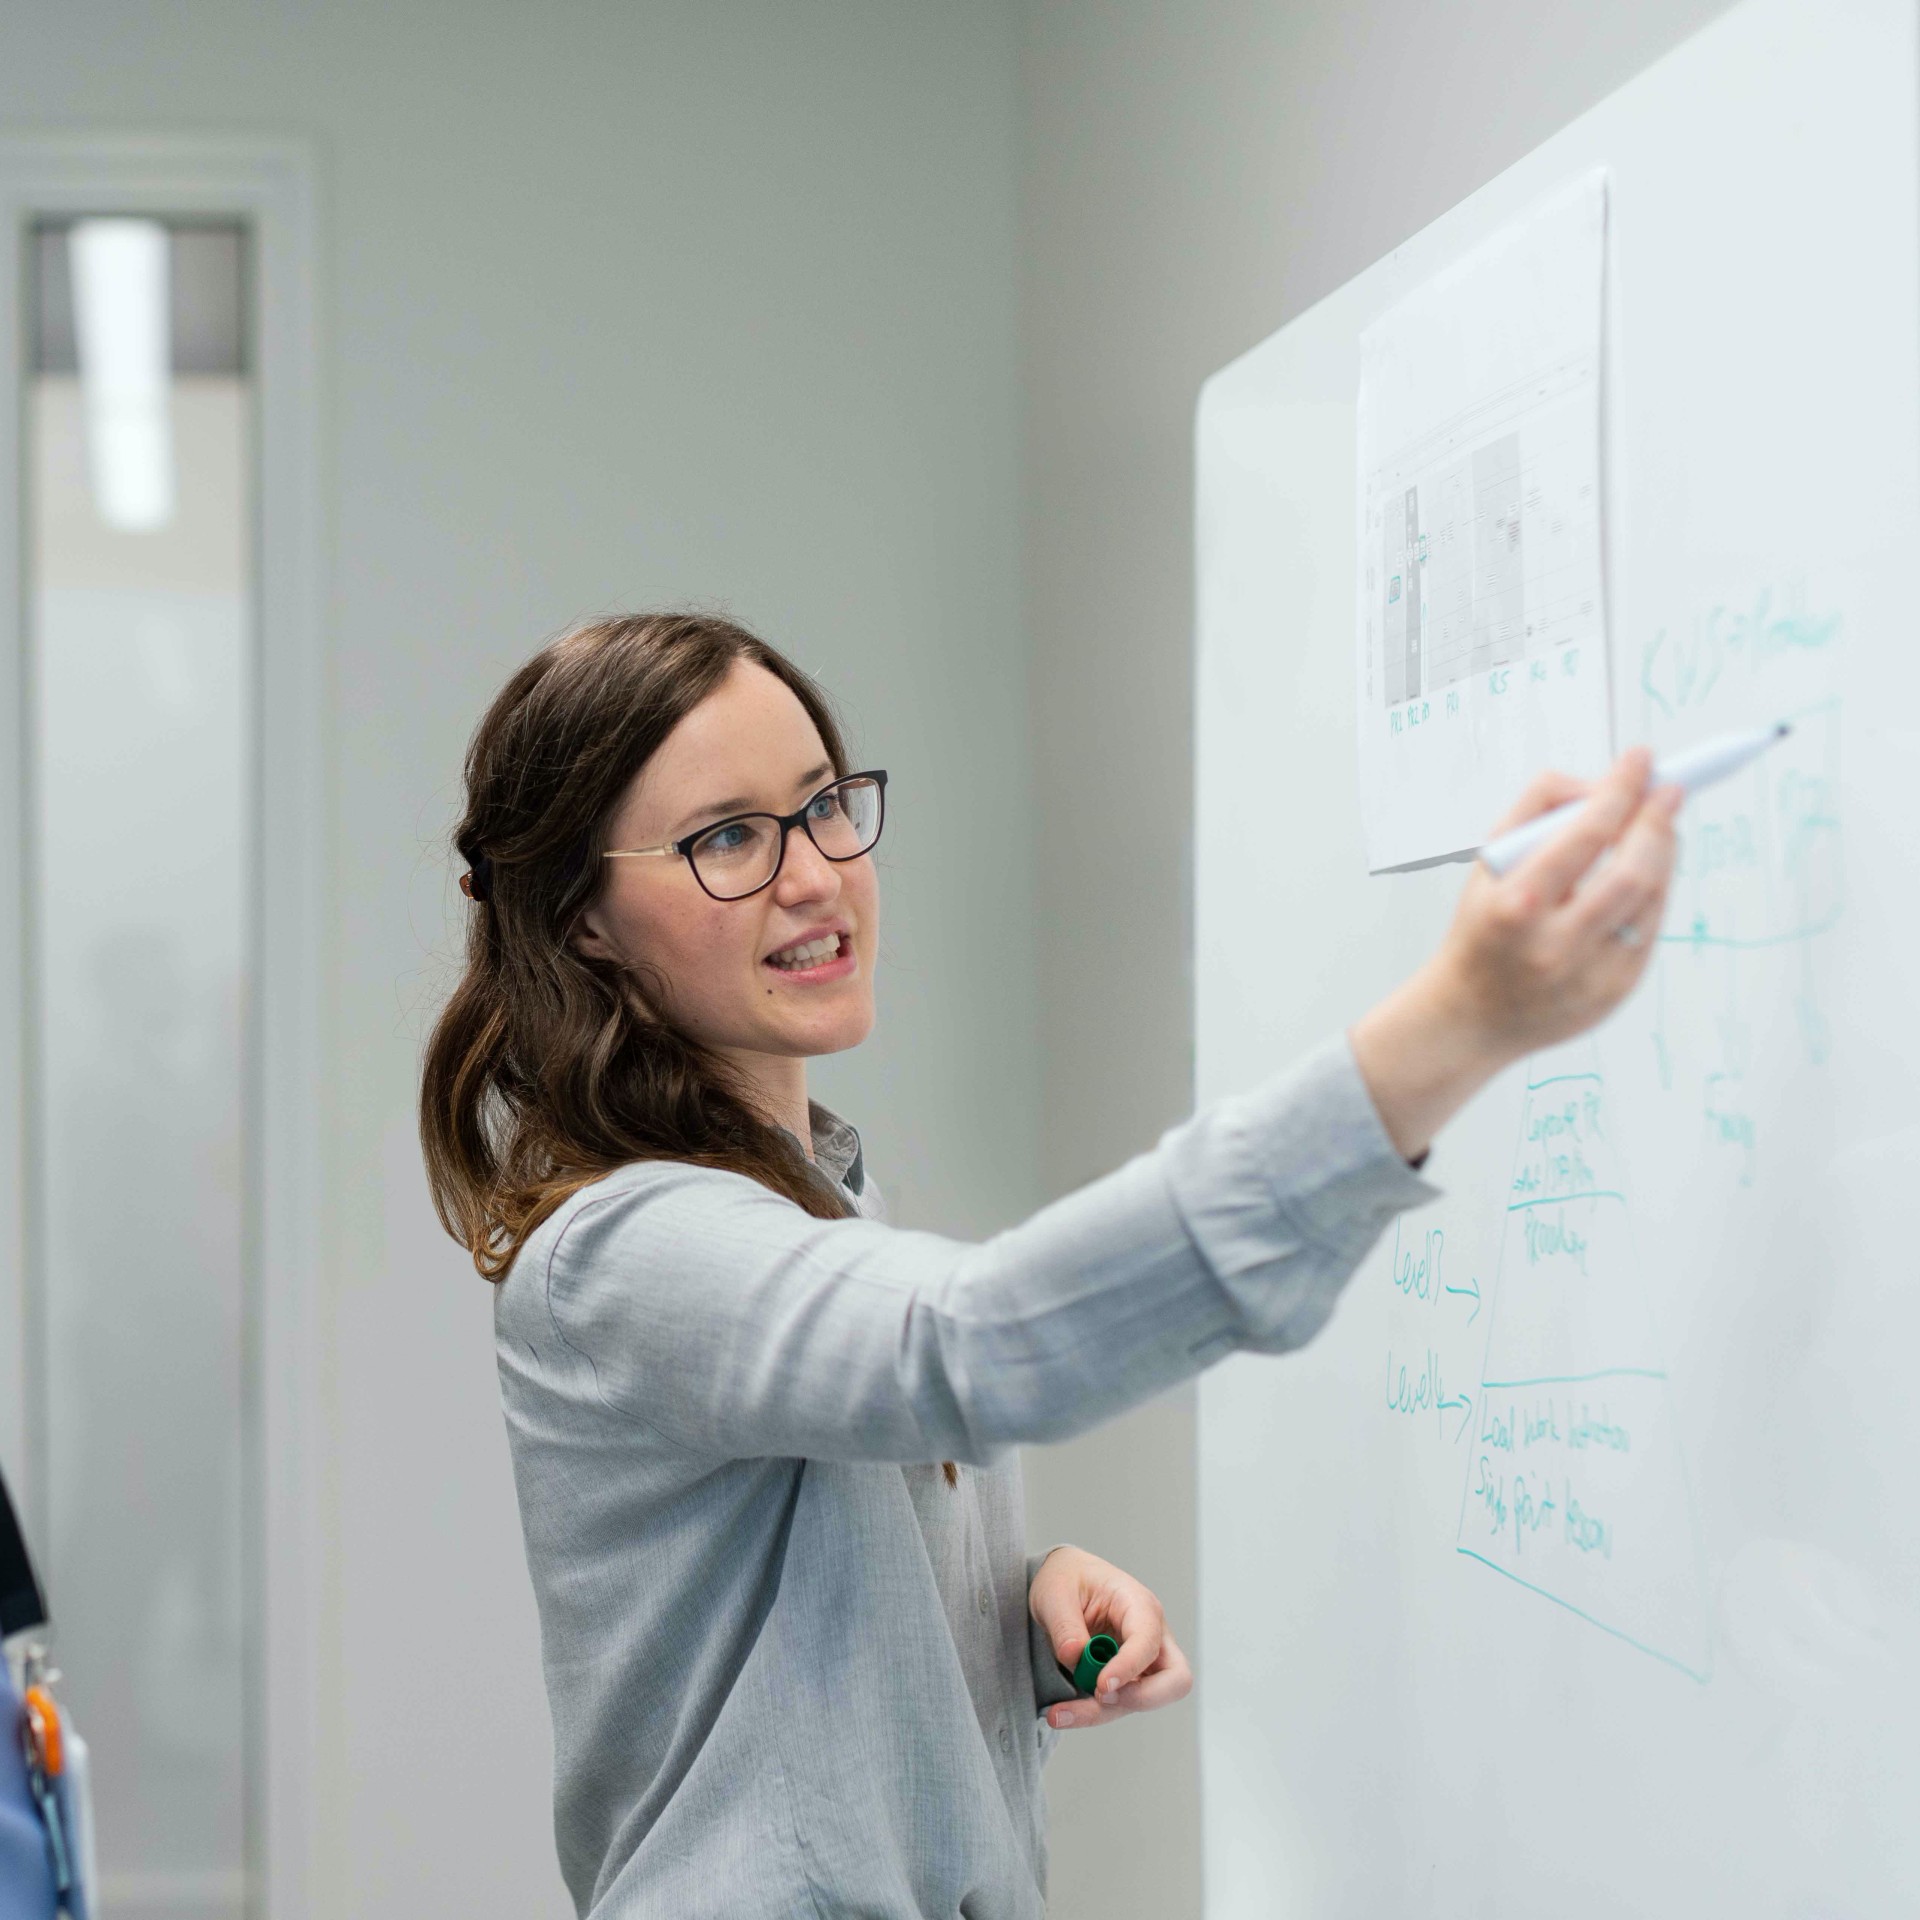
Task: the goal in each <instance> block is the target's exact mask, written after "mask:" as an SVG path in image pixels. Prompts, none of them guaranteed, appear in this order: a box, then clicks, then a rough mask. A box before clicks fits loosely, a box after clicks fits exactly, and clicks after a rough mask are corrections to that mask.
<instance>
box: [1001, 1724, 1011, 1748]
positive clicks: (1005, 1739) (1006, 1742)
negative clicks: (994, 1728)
mask: <svg viewBox="0 0 1920 1920" xmlns="http://www.w3.org/2000/svg"><path fill="white" fill-rule="evenodd" d="M1000 1751H1001V1752H1002V1753H1011V1752H1012V1751H1013V1729H1012V1728H1011V1727H1002V1728H1001V1729H1000Z"/></svg>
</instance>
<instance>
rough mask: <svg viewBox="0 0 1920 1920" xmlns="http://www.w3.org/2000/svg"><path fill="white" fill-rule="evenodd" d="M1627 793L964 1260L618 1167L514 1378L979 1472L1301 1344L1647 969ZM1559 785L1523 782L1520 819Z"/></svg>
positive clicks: (777, 1204)
mask: <svg viewBox="0 0 1920 1920" xmlns="http://www.w3.org/2000/svg"><path fill="white" fill-rule="evenodd" d="M1646 778H1647V774H1646V764H1645V760H1644V756H1639V757H1634V758H1630V759H1629V760H1628V761H1626V762H1624V763H1623V764H1622V766H1621V767H1619V768H1617V769H1616V770H1615V772H1614V773H1613V774H1612V775H1610V776H1609V777H1608V779H1607V780H1606V781H1605V782H1603V783H1602V785H1601V786H1600V787H1599V788H1598V789H1597V790H1596V791H1595V794H1594V797H1593V800H1592V803H1591V804H1590V806H1589V807H1588V809H1587V811H1586V813H1585V815H1584V816H1583V817H1582V819H1581V820H1580V821H1578V822H1577V823H1576V824H1575V825H1573V826H1572V827H1569V828H1568V829H1567V831H1566V832H1565V833H1564V834H1563V835H1561V836H1560V837H1559V838H1558V839H1557V840H1555V841H1554V842H1552V843H1550V844H1549V845H1548V846H1547V847H1545V848H1543V849H1541V851H1540V852H1539V853H1538V854H1536V855H1535V856H1534V857H1533V859H1532V860H1530V861H1529V862H1527V863H1525V864H1523V865H1522V866H1520V867H1518V868H1516V869H1515V870H1514V872H1513V873H1512V874H1510V875H1508V876H1506V877H1505V878H1504V879H1501V880H1498V881H1495V880H1493V879H1492V878H1491V876H1489V875H1486V874H1480V873H1476V874H1475V875H1474V876H1473V877H1472V878H1471V879H1470V880H1469V882H1468V884H1467V886H1466V888H1465V890H1464V892H1463V895H1462V899H1461V905H1460V909H1459V912H1458V915H1457V917H1456V919H1455V921H1454V924H1453V927H1452V929H1451V931H1450V932H1449V934H1448V936H1447V938H1446V940H1445V941H1444V942H1443V944H1442V946H1441V948H1440V950H1439V951H1438V953H1437V954H1436V955H1435V957H1434V959H1433V960H1432V961H1431V962H1429V963H1428V966H1427V967H1426V968H1423V969H1422V971H1421V973H1420V974H1418V975H1416V976H1415V978H1414V979H1413V980H1412V981H1410V982H1409V983H1408V984H1407V985H1406V986H1405V987H1404V988H1402V989H1401V990H1400V991H1399V992H1398V993H1396V994H1395V995H1393V996H1391V997H1390V998H1389V999H1388V1000H1387V1001H1386V1002H1384V1003H1383V1004H1382V1005H1381V1007H1379V1008H1377V1009H1375V1011H1374V1012H1373V1013H1371V1014H1369V1015H1368V1016H1367V1017H1366V1018H1365V1019H1364V1020H1362V1021H1361V1022H1359V1023H1358V1025H1357V1026H1356V1027H1355V1028H1354V1030H1353V1033H1352V1035H1351V1036H1340V1037H1337V1038H1336V1039H1334V1040H1332V1041H1330V1042H1328V1043H1327V1044H1326V1045H1324V1046H1322V1047H1321V1048H1320V1049H1318V1050H1317V1051H1316V1052H1315V1053H1314V1054H1312V1055H1311V1056H1309V1057H1308V1059H1306V1060H1305V1061H1303V1062H1302V1063H1301V1064H1300V1065H1298V1066H1296V1067H1295V1068H1294V1069H1293V1070H1292V1071H1291V1072H1289V1073H1287V1074H1285V1075H1282V1076H1280V1077H1278V1078H1276V1079H1274V1080H1271V1081H1268V1082H1267V1083H1265V1084H1264V1085H1262V1086H1260V1087H1256V1088H1254V1089H1253V1090H1251V1091H1249V1092H1247V1093H1245V1094H1241V1095H1238V1096H1236V1097H1234V1098H1232V1099H1228V1100H1223V1101H1218V1102H1216V1103H1214V1104H1212V1105H1210V1106H1209V1107H1207V1108H1205V1109H1204V1110H1202V1111H1201V1112H1200V1113H1197V1114H1195V1115H1194V1116H1193V1117H1192V1118H1191V1119H1190V1120H1188V1121H1186V1122H1185V1123H1183V1124H1182V1125H1181V1126H1179V1127H1176V1128H1174V1129H1173V1130H1172V1131H1171V1132H1169V1133H1168V1134H1167V1135H1166V1137H1165V1138H1164V1139H1163V1140H1162V1141H1161V1142H1160V1144H1159V1146H1158V1147H1157V1148H1155V1149H1154V1150H1153V1151H1152V1152H1150V1153H1146V1154H1143V1155H1141V1156H1140V1157H1139V1158H1138V1159H1135V1160H1133V1161H1131V1162H1129V1163H1128V1164H1127V1165H1126V1166H1124V1167H1122V1168H1121V1169H1119V1170H1118V1171H1117V1172H1115V1173H1113V1174H1110V1175H1108V1176H1107V1177H1106V1178H1105V1179H1102V1180H1098V1181H1095V1182H1094V1183H1093V1184H1092V1185H1090V1186H1087V1187H1084V1188H1082V1189H1081V1190H1080V1191H1078V1192H1077V1193H1073V1194H1069V1195H1067V1196H1066V1197H1065V1198H1064V1199H1061V1200H1059V1201H1056V1202H1055V1203H1054V1204H1053V1205H1051V1206H1048V1207H1045V1208H1042V1209H1041V1211H1040V1212H1038V1213H1037V1214H1035V1215H1034V1216H1033V1217H1032V1218H1031V1219H1029V1220H1026V1221H1023V1222H1022V1223H1021V1224H1020V1225H1018V1226H1016V1227H1013V1228H1010V1229H1009V1230H1008V1231H1006V1232H1004V1233H1001V1234H997V1235H995V1236H994V1237H993V1238H992V1239H990V1240H987V1241H984V1242H982V1243H979V1244H977V1245H976V1244H968V1243H964V1242H960V1241H956V1240H951V1239H947V1238H943V1237H942V1236H939V1235H936V1234H928V1233H911V1232H902V1231H897V1230H894V1229H891V1228H887V1227H883V1226H880V1225H878V1224H877V1223H874V1222H869V1221H858V1220H836V1221H822V1220H818V1219H815V1218H813V1217H812V1216H810V1215H808V1214H805V1213H802V1212H801V1211H800V1210H799V1209H798V1208H796V1207H794V1206H793V1205H792V1204H791V1203H790V1202H788V1201H786V1200H784V1199H781V1198H780V1197H779V1196H777V1195H775V1194H773V1193H771V1192H769V1191H768V1190H767V1189H765V1188H763V1187H760V1186H758V1185H757V1184H756V1183H755V1182H753V1181H751V1180H748V1179H746V1178H744V1177H743V1176H740V1175H737V1174H730V1173H721V1172H715V1171H712V1170H710V1169H705V1168H699V1167H691V1166H687V1165H684V1164H681V1163H671V1162H656V1163H649V1164H644V1165H638V1166H634V1167H629V1168H623V1169H622V1170H621V1171H620V1172H619V1173H617V1174H615V1175H613V1176H610V1178H609V1179H608V1181H607V1182H605V1183H603V1184H602V1185H601V1186H600V1187H599V1188H597V1189H589V1190H588V1192H587V1193H586V1194H584V1195H583V1196H582V1197H581V1198H580V1200H579V1201H577V1202H576V1203H573V1204H572V1205H570V1206H569V1207H568V1208H567V1209H566V1210H564V1211H563V1212H562V1213H561V1214H559V1215H556V1216H555V1219H554V1221H553V1222H551V1223H549V1226H548V1227H547V1228H543V1229H542V1231H541V1232H540V1233H539V1234H538V1235H536V1236H535V1238H534V1240H533V1241H532V1242H531V1243H530V1244H529V1246H528V1248H527V1251H526V1253H525V1254H523V1255H522V1258H521V1260H520V1261H519V1262H518V1263H517V1264H516V1267H515V1269H514V1272H513V1275H512V1276H511V1278H510V1279H509V1281H508V1283H507V1285H508V1289H509V1290H510V1291H513V1290H518V1289H524V1288H529V1287H531V1288H537V1289H539V1290H540V1292H541V1293H542V1294H543V1295H544V1307H545V1316H544V1317H545V1318H547V1319H548V1320H549V1321H550V1325H551V1329H552V1333H553V1335H554V1336H555V1338H554V1339H552V1340H551V1341H546V1342H544V1344H545V1346H546V1350H547V1353H548V1355H549V1356H550V1358H548V1359H546V1360H542V1359H541V1358H540V1357H539V1353H538V1349H539V1348H540V1346H541V1345H542V1344H543V1343H542V1342H541V1341H538V1340H530V1341H528V1342H527V1348H528V1352H527V1355H526V1356H525V1357H520V1356H518V1355H516V1358H515V1362H514V1364H515V1365H516V1366H523V1367H526V1368H528V1369H529V1370H540V1369H543V1368H545V1367H549V1366H552V1367H560V1366H565V1367H569V1368H571V1369H572V1370H573V1377H574V1381H575V1383H576V1390H577V1391H582V1392H589V1393H591V1394H592V1395H593V1396H595V1397H596V1398H597V1399H598V1400H599V1401H600V1402H601V1403H602V1404H604V1405H605V1406H606V1407H607V1408H609V1409H611V1410H612V1411H614V1412H615V1413H617V1414H620V1415H623V1416H625V1417H627V1418H630V1419H632V1420H634V1421H636V1422H638V1423H640V1424H642V1425H644V1426H646V1427H648V1428H651V1429H652V1430H653V1431H654V1432H656V1433H657V1434H658V1435H660V1436H661V1437H662V1438H664V1439H665V1440H667V1441H668V1442H670V1443H671V1444H673V1445H674V1446H676V1447H679V1448H682V1449H685V1450H687V1451H689V1452H691V1453H694V1454H698V1455H705V1456H711V1457H742V1456H756V1455H776V1454H777V1455H788V1456H793V1455H799V1456H806V1457H812V1458H823V1459H834V1458H838V1459H893V1460H902V1461H909V1460H940V1459H954V1460H969V1461H979V1460H985V1459H989V1458H991V1457H992V1456H994V1455H995V1454H997V1453H999V1452H1000V1451H1002V1450H1004V1449H1005V1448H1006V1447H1009V1446H1012V1445H1016V1444H1020V1443H1023V1442H1029V1441H1042V1440H1053V1439H1059V1438H1062V1437H1064V1436H1066V1435H1069V1434H1073V1433H1077V1432H1081V1431H1084V1430H1085V1429H1086V1428H1088V1427H1090V1426H1093V1425H1095V1424H1096V1423H1098V1422H1099V1421H1101V1420H1104V1419H1106V1418H1109V1417H1110V1416H1112V1415H1114V1414H1116V1413H1119V1412H1121V1411H1123V1410H1124V1409H1125V1408H1127V1407H1130V1406H1133V1405H1135V1404H1137V1403H1138V1402H1140V1401H1142V1400H1145V1399H1147V1398H1149V1397H1150V1396H1151V1395H1153V1394H1155V1393H1158V1392H1161V1391H1162V1390H1164V1389H1165V1388H1166V1387H1168V1386H1171V1385H1173V1384H1174V1383H1175V1382H1177V1381H1179V1380H1181V1379H1184V1378H1186V1377H1188V1376H1190V1375H1192V1374H1194V1373H1197V1372H1199V1371H1200V1370H1201V1369H1202V1368H1203V1367H1205V1366H1208V1365H1210V1364H1212V1362H1213V1361H1215V1360H1217V1359H1220V1358H1222V1357H1224V1356H1225V1355H1226V1354H1227V1353H1229V1352H1232V1351H1234V1350H1235V1349H1240V1348H1249V1349H1253V1350H1257V1351H1264V1352H1272V1351H1277V1350H1279V1349H1282V1348H1286V1347H1292V1346H1298V1345H1300V1344H1301V1343H1302V1342H1304V1341H1306V1340H1307V1339H1309V1338H1311V1337H1312V1335H1313V1334H1314V1333H1315V1332H1317V1331H1318V1329H1319V1328H1320V1326H1321V1325H1322V1324H1323V1323H1324V1321H1325V1320H1326V1318H1327V1315H1328V1314H1329V1313H1330V1312H1331V1311H1332V1308H1333V1304H1334V1302H1335V1300H1336V1299H1337V1297H1338V1294H1339V1291H1340V1289H1341V1287H1342V1286H1343V1285H1344V1284H1345V1282H1346V1280H1347V1278H1348V1277H1349V1275H1350V1274H1351V1273H1352V1272H1353V1270H1354V1268H1355V1267H1356V1266H1357V1265H1358V1264H1359V1262H1360V1260H1361V1259H1362V1258H1363V1257H1364V1256H1365V1254H1366V1252H1367V1250H1368V1248H1369V1247H1371V1245H1372V1244H1373V1242H1374V1240H1375V1239H1376V1238H1377V1237H1378V1235H1379V1232H1380V1230H1381V1228H1382V1227H1383V1226H1384V1225H1385V1224H1386V1223H1387V1222H1388V1221H1389V1220H1390V1219H1391V1218H1392V1217H1393V1215H1394V1214H1395V1213H1397V1212H1399V1211H1400V1210H1402V1209H1403V1208H1405V1207H1408V1206H1410V1205H1414V1204H1416V1203H1417V1202H1419V1201H1421V1200H1423V1199H1426V1198H1428V1197H1430V1196H1431V1195H1432V1193H1433V1191H1434V1190H1433V1189H1432V1188H1431V1187H1429V1186H1428V1185H1427V1184H1426V1183H1425V1182H1424V1181H1422V1180H1420V1179H1419V1178H1418V1177H1417V1176H1416V1175H1415V1174H1414V1173H1413V1172H1412V1170H1411V1169H1410V1168H1409V1167H1408V1165H1407V1156H1410V1155H1417V1154H1418V1153H1419V1152H1420V1151H1421V1150H1422V1149H1423V1148H1424V1147H1425V1145H1426V1144H1427V1142H1428V1140H1429V1139H1430V1138H1431V1137H1432V1133H1433V1131H1434V1129H1435V1128H1436V1127H1438V1126H1439V1125H1440V1124H1441V1122H1442V1121H1443V1120H1444V1119H1445V1118H1446V1117H1447V1116H1448V1115H1449V1114H1451V1113H1452V1112H1453V1111H1454V1110H1455V1109H1457V1108H1458V1107H1459V1105H1460V1104H1461V1103H1462V1102H1463V1101H1465V1100H1466V1099H1467V1098H1468V1097H1470V1095H1471V1094H1472V1092H1473V1091H1474V1090H1475V1089H1476V1088H1477V1087H1478V1086H1480V1085H1481V1084H1483V1083H1484V1081H1485V1080H1486V1079H1487V1078H1488V1077H1490V1076H1491V1075H1492V1074H1493V1073H1495V1072H1497V1071H1498V1070H1499V1069H1500V1067H1502V1066H1503V1065H1505V1064H1506V1063H1507V1062H1508V1061H1510V1060H1512V1059H1514V1058H1517V1057H1518V1056H1519V1055H1521V1054H1523V1053H1525V1052H1527V1051H1529V1050H1531V1049H1532V1048H1534V1047H1537V1046H1540V1045H1544V1044H1547V1043H1549V1042H1551V1041H1554V1040H1558V1039H1561V1038H1564V1037H1566V1036H1568V1035H1570V1034H1573V1033H1576V1032H1579V1031H1580V1030H1581V1029H1582V1028H1584V1027H1586V1026H1588V1025H1591V1024H1592V1023H1593V1022H1594V1021H1596V1020H1598V1019H1599V1018H1601V1017H1602V1016H1603V1015H1604V1014H1605V1013H1606V1012H1608V1011H1609V1010H1610V1009H1611V1008H1612V1007H1613V1006H1614V1005H1616V1004H1617V1003H1618V1002H1619V1000H1620V999H1621V998H1623V997H1624V996H1625V994H1626V993H1627V991H1628V990H1629V989H1630V988H1631V986H1632V985H1633V983H1634V981H1635V980H1636V979H1637V978H1638V975H1639V971H1640V969H1641V967H1642V966H1643V965H1644V962H1645V953H1646V945H1645V943H1644V942H1643V943H1642V944H1641V945H1640V946H1632V945H1629V944H1627V943H1625V942H1623V941H1621V940H1619V939H1617V938H1616V937H1615V930H1616V929H1617V928H1619V927H1621V926H1623V925H1633V926H1639V927H1642V928H1643V929H1644V930H1645V932H1646V934H1647V936H1648V938H1650V936H1651V932H1652V922H1653V920H1654V918H1655V916H1657V914H1658V912H1659V909H1660V907H1661V904H1662V902H1663V901H1664V897H1665V887H1666V880H1667V875H1668V873H1669V872H1670V870H1671V864H1672V849H1673V842H1672V832H1671V804H1670V801H1669V799H1667V798H1666V797H1660V796H1656V797H1654V798H1651V799H1649V798H1647V797H1646V795H1645V788H1646ZM1570 786H1571V783H1567V782H1553V781H1548V782H1543V783H1541V784H1540V785H1539V786H1537V787H1536V788H1535V789H1534V791H1533V792H1532V793H1531V794H1530V795H1529V796H1528V801H1527V802H1526V803H1525V805H1524V806H1523V808H1522V809H1521V810H1520V811H1521V814H1524V813H1525V812H1530V811H1537V810H1539V809H1540V808H1542V807H1545V806H1549V805H1552V804H1555V803H1556V802H1557V801H1558V800H1560V799H1564V798H1566V797H1567V794H1568V791H1569V789H1570ZM1516 817H1520V816H1519V815H1516ZM1609 852H1610V853H1611V858H1609V859H1607V860H1606V861H1605V863H1604V864H1600V862H1601V857H1602V856H1603V855H1606V854H1608V853H1609ZM1583 882H1584V884H1583ZM521 1297H522V1300H523V1301H524V1300H525V1295H524V1294H523V1295H522V1296H521ZM521 1324H522V1325H524V1324H525V1321H524V1320H522V1321H521Z"/></svg>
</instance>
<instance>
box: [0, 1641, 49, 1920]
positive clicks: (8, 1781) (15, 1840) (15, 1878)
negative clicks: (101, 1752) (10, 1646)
mask: <svg viewBox="0 0 1920 1920" xmlns="http://www.w3.org/2000/svg"><path fill="white" fill-rule="evenodd" d="M24 1712H25V1709H24V1708H23V1707H22V1706H21V1704H20V1696H19V1695H18V1694H17V1693H15V1692H14V1690H13V1675H12V1674H11V1673H9V1672H8V1671H7V1663H6V1661H5V1660H3V1659H0V1914H4V1915H5V1916H6V1920H53V1914H54V1898H55V1896H54V1887H53V1861H52V1860H51V1858H50V1857H49V1856H48V1853H47V1830H46V1828H45V1827H43V1826H42V1825H41V1824H40V1809H39V1808H38V1807H36V1806H35V1805H34V1803H33V1794H32V1792H31V1791H30V1789H29V1788H28V1786H27V1763H26V1760H25V1758H24V1756H23V1755H22V1753H21V1751H20V1721H21V1716H22V1714H23V1713H24Z"/></svg>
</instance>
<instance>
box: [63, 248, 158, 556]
mask: <svg viewBox="0 0 1920 1920" xmlns="http://www.w3.org/2000/svg"><path fill="white" fill-rule="evenodd" d="M68 258H69V259H70V260H71V261H72V263H73V331H74V345H75V347H76V349H77V352H78V356H79V361H80V397H81V406H82V408H83V410H84V412H85V415H86V423H87V456H88V464H89V466H90V468H91V470H92V474H93V497H94V503H95V505H96V506H98V508H99V509H100V517H101V519H102V520H104V521H105V522H106V523H107V525H108V526H110V527H114V528H117V529H119V530H120V531H121V532H124V533H151V532H153V531H154V530H155V529H156V528H158V527H164V526H165V525H166V524H167V522H168V521H169V520H171V519H172V518H173V498H174V487H173V420H172V416H171V414H170V412H169V410H168V390H169V382H170V378H171V373H172V367H171V361H172V349H171V342H170V340H169V338H168V324H169V323H168V305H167V230H166V228H165V227H163V226H162V225H161V224H160V223H159V221H157V220H79V221H76V222H75V223H74V226H73V230H72V233H71V235H70V236H69V240H68Z"/></svg>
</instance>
